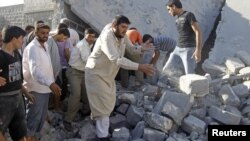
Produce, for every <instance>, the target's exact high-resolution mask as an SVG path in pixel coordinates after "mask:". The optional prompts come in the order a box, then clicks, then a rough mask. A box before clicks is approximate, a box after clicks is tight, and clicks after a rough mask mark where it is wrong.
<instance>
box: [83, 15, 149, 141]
mask: <svg viewBox="0 0 250 141" xmlns="http://www.w3.org/2000/svg"><path fill="white" fill-rule="evenodd" d="M129 24H130V21H129V19H128V18H127V17H125V16H123V15H118V16H116V17H115V18H114V20H113V22H112V24H111V25H110V26H106V27H105V28H104V29H103V31H102V32H101V34H100V36H99V37H98V39H97V41H96V44H95V46H94V49H93V52H92V53H91V54H90V56H89V58H88V60H87V64H86V67H85V83H86V89H87V95H88V99H89V104H90V109H91V115H92V118H93V119H95V120H96V134H97V137H98V138H99V140H101V141H109V137H108V129H109V116H110V114H111V112H112V111H113V109H114V106H115V101H116V85H115V76H116V75H117V72H118V70H119V68H120V67H122V68H124V69H130V70H140V71H142V72H144V73H146V74H148V75H152V74H153V73H154V68H153V65H150V64H138V63H135V62H132V61H130V60H128V59H127V58H125V57H124V52H125V48H127V49H129V50H134V52H137V53H141V51H144V50H147V49H149V48H151V47H152V44H149V43H145V44H143V45H142V46H141V47H139V46H137V47H136V46H134V45H133V44H132V43H131V41H130V40H129V38H128V37H127V36H126V31H127V29H128V26H129Z"/></svg>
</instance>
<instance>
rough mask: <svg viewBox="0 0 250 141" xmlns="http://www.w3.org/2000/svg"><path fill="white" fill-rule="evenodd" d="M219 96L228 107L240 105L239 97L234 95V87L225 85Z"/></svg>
mask: <svg viewBox="0 0 250 141" xmlns="http://www.w3.org/2000/svg"><path fill="white" fill-rule="evenodd" d="M219 96H220V98H221V100H222V102H223V103H224V104H226V105H231V106H236V107H238V106H239V105H240V99H239V97H238V96H237V95H236V94H235V93H234V91H233V89H232V87H231V86H230V85H229V84H225V85H223V86H222V88H221V89H220V91H219Z"/></svg>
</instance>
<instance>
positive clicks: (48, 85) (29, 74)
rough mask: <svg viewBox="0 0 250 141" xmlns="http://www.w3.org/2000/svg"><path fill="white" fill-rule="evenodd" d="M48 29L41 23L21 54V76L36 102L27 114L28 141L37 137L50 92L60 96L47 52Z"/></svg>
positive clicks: (45, 112) (44, 115)
mask: <svg viewBox="0 0 250 141" xmlns="http://www.w3.org/2000/svg"><path fill="white" fill-rule="evenodd" d="M49 31H50V27H49V26H48V25H45V24H43V23H41V24H38V25H37V26H36V29H35V36H36V37H35V38H34V40H32V41H31V42H30V43H29V45H28V46H27V47H26V48H25V50H24V52H23V75H24V80H25V81H24V82H25V83H24V84H25V87H26V88H27V90H28V91H29V92H30V93H31V94H32V95H34V96H35V98H36V102H35V103H34V104H32V105H28V106H29V111H28V114H27V127H28V138H27V139H28V141H35V140H37V138H38V137H39V134H40V131H41V129H42V127H43V124H44V121H45V119H46V116H47V111H48V102H49V96H50V93H51V91H52V92H53V93H54V94H56V95H60V94H61V89H60V87H59V86H58V85H57V84H56V83H55V79H54V75H53V68H52V64H51V60H50V55H49V52H48V45H47V43H46V41H47V40H48V35H49Z"/></svg>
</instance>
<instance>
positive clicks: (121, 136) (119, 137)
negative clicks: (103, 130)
mask: <svg viewBox="0 0 250 141" xmlns="http://www.w3.org/2000/svg"><path fill="white" fill-rule="evenodd" d="M129 139H130V133H129V130H128V129H127V128H125V127H122V128H117V129H115V130H114V131H113V133H112V141H129Z"/></svg>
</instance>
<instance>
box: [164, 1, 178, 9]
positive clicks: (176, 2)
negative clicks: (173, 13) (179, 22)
mask: <svg viewBox="0 0 250 141" xmlns="http://www.w3.org/2000/svg"><path fill="white" fill-rule="evenodd" d="M173 5H175V6H176V7H177V8H182V4H181V1H180V0H169V1H168V2H167V4H166V6H169V7H172V6H173Z"/></svg>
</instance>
